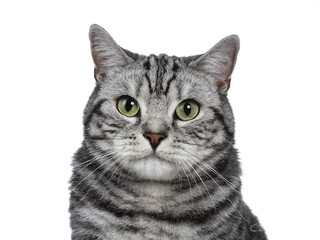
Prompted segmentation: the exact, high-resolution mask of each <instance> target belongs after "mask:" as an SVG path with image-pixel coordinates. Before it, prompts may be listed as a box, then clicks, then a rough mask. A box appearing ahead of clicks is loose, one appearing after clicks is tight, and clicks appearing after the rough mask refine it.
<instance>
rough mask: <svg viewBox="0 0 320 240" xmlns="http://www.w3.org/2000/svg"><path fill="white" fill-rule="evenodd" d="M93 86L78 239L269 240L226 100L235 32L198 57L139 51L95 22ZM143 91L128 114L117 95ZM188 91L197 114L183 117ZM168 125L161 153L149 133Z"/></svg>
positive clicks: (80, 171) (80, 166) (80, 157)
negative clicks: (252, 205)
mask: <svg viewBox="0 0 320 240" xmlns="http://www.w3.org/2000/svg"><path fill="white" fill-rule="evenodd" d="M90 41H91V50H92V56H93V60H94V63H95V78H96V87H95V89H94V91H93V93H92V95H91V97H90V99H89V102H88V104H87V106H86V108H85V111H84V141H83V144H82V147H81V148H80V149H79V150H78V151H77V153H76V154H75V156H74V160H73V175H72V178H71V181H70V182H71V187H70V189H71V198H70V213H71V218H70V219H71V228H72V239H73V240H122V239H125V240H169V239H170V240H191V239H192V240H197V239H199V240H200V239H201V240H209V239H215V240H227V239H228V240H265V239H267V238H266V236H265V233H264V231H263V229H262V228H261V226H260V225H259V222H258V220H257V218H256V217H255V216H254V215H253V214H252V213H251V211H250V210H249V208H248V207H247V205H246V204H245V203H244V202H243V200H242V197H241V193H240V192H241V181H240V173H241V171H240V166H239V161H238V157H237V151H236V149H235V148H234V118H233V114H232V110H231V107H230V105H229V102H228V99H227V90H228V88H229V85H230V79H231V73H232V70H233V68H234V65H235V62H236V57H237V53H238V50H239V39H238V37H237V36H235V35H232V36H229V37H227V38H225V39H223V40H221V41H220V42H219V43H218V44H217V45H216V46H215V47H213V48H212V49H211V50H209V51H208V52H207V53H205V54H203V55H199V56H193V57H175V56H172V57H169V56H167V55H165V54H162V55H160V56H155V55H150V56H148V57H147V56H142V55H138V54H133V53H131V52H129V51H127V50H124V49H122V48H120V47H119V46H118V45H117V44H116V43H115V41H114V40H113V39H112V38H111V36H110V35H109V34H108V33H107V32H106V31H105V30H104V29H103V28H101V27H99V26H97V25H92V26H91V29H90ZM123 95H128V96H130V97H132V98H134V99H136V100H137V102H138V103H139V105H140V112H139V114H138V115H137V116H135V117H126V116H124V115H122V114H121V113H120V112H119V111H118V110H117V107H116V105H117V99H119V97H121V96H123ZM185 99H193V100H195V101H197V102H198V103H199V105H200V112H199V114H198V116H197V117H196V118H194V119H192V120H190V121H181V120H179V119H178V118H177V117H176V115H175V108H176V107H177V105H178V104H179V103H180V102H182V101H183V100H185ZM148 132H149V133H162V134H165V135H166V136H167V137H166V138H165V139H163V140H162V141H161V143H160V145H159V146H158V148H157V149H156V151H155V152H154V151H153V149H152V147H151V145H150V143H149V141H148V140H147V139H146V138H145V137H144V136H143V134H145V133H148Z"/></svg>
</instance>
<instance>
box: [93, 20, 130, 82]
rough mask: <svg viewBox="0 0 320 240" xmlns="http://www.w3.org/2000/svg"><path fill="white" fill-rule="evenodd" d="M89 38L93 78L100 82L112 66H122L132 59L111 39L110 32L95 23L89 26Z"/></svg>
mask: <svg viewBox="0 0 320 240" xmlns="http://www.w3.org/2000/svg"><path fill="white" fill-rule="evenodd" d="M89 39H90V43H91V53H92V58H93V61H94V64H95V71H94V73H95V78H96V80H97V81H98V82H101V81H102V80H103V79H104V78H105V76H106V73H107V71H108V70H109V69H110V68H112V67H121V66H124V65H126V64H128V63H130V62H132V61H133V60H132V59H131V58H130V57H128V56H127V55H126V53H125V52H124V51H123V50H122V48H121V47H120V46H119V45H118V44H117V43H116V42H115V41H114V40H113V38H112V37H111V36H110V34H109V33H108V32H107V31H106V30H104V29H103V28H102V27H100V26H99V25H97V24H93V25H91V27H90V31H89Z"/></svg>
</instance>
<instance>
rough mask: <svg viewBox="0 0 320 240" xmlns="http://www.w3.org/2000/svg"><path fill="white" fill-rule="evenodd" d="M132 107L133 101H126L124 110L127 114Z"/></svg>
mask: <svg viewBox="0 0 320 240" xmlns="http://www.w3.org/2000/svg"><path fill="white" fill-rule="evenodd" d="M133 105H134V101H132V99H131V98H130V99H128V100H127V102H126V105H125V109H126V110H127V112H129V111H130V110H131V108H132V107H133Z"/></svg>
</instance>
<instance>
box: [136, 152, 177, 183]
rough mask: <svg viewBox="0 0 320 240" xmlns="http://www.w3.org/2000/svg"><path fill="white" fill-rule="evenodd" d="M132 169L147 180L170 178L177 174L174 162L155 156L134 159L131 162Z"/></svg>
mask: <svg viewBox="0 0 320 240" xmlns="http://www.w3.org/2000/svg"><path fill="white" fill-rule="evenodd" d="M132 169H133V171H134V172H135V173H136V174H138V175H139V176H140V177H141V178H143V179H147V180H157V181H161V180H171V179H174V178H175V177H176V175H177V174H176V171H177V169H176V165H175V164H173V163H171V162H169V161H166V160H163V159H160V158H158V157H156V156H149V157H146V158H143V159H139V160H136V161H135V162H133V163H132Z"/></svg>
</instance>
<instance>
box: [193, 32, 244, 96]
mask: <svg viewBox="0 0 320 240" xmlns="http://www.w3.org/2000/svg"><path fill="white" fill-rule="evenodd" d="M239 48H240V41H239V37H238V36H237V35H231V36H228V37H226V38H224V39H222V40H221V41H220V42H218V43H217V44H216V45H215V46H214V47H213V48H211V49H210V50H209V51H208V52H207V53H205V54H203V55H202V56H200V57H199V58H198V59H197V60H195V61H193V62H191V63H190V66H193V67H195V68H196V69H198V70H199V71H202V72H205V73H207V74H209V75H211V76H213V78H214V80H215V81H216V84H217V86H218V89H219V91H220V92H221V93H226V92H227V91H228V89H229V88H230V82H231V74H232V71H233V69H234V66H235V64H236V61H237V55H238V52H239Z"/></svg>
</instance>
